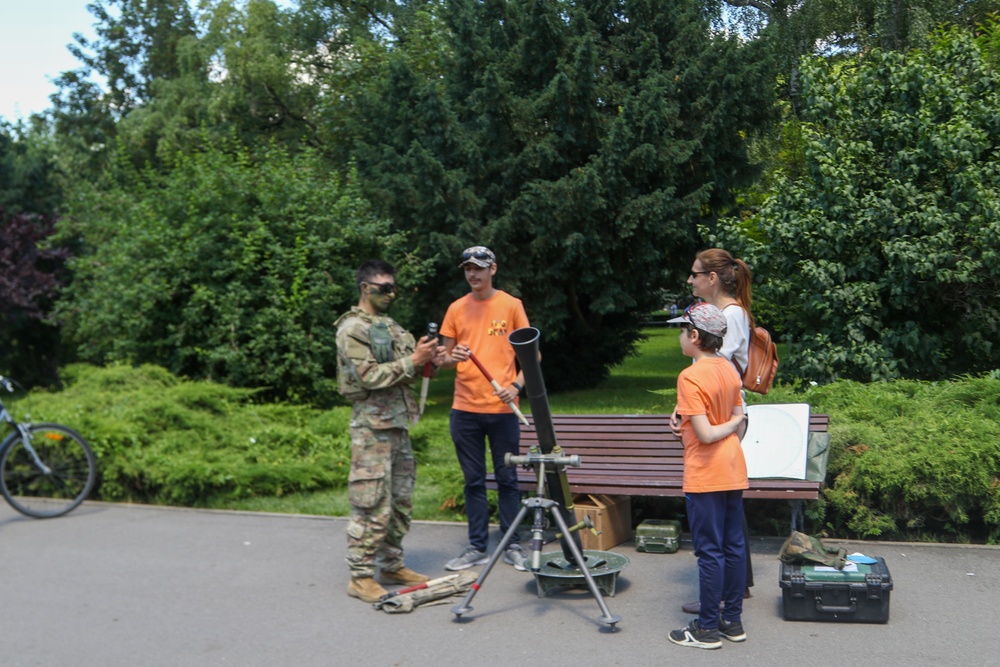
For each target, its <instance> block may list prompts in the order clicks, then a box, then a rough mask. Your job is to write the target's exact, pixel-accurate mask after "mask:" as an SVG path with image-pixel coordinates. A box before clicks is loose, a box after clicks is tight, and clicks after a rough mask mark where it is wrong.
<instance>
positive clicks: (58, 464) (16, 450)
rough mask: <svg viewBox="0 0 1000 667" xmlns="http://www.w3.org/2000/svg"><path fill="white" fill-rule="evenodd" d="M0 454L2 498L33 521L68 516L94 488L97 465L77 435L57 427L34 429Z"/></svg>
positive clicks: (15, 438) (12, 440)
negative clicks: (26, 436) (27, 440)
mask: <svg viewBox="0 0 1000 667" xmlns="http://www.w3.org/2000/svg"><path fill="white" fill-rule="evenodd" d="M28 433H29V435H30V438H31V442H30V443H25V442H24V439H23V438H22V437H21V434H20V433H15V434H13V435H12V436H11V437H10V438H8V440H7V443H6V445H5V446H4V448H3V452H0V493H2V494H3V497H4V498H5V499H6V500H7V502H8V503H10V505H11V507H13V508H14V509H16V510H17V511H18V512H20V513H21V514H26V515H27V516H30V517H35V518H36V519H47V518H50V517H56V516H62V515H63V514H66V513H67V512H71V511H72V510H73V509H74V508H76V506H77V505H79V504H80V503H82V502H83V500H84V498H86V497H87V495H88V494H89V493H90V491H91V490H92V489H93V488H94V482H95V481H96V480H97V461H96V460H95V459H94V452H93V451H91V449H90V445H88V444H87V441H86V440H84V439H83V436H81V435H80V434H79V433H77V432H76V431H74V430H73V429H71V428H67V427H65V426H62V425H60V424H33V425H31V426H29V427H28Z"/></svg>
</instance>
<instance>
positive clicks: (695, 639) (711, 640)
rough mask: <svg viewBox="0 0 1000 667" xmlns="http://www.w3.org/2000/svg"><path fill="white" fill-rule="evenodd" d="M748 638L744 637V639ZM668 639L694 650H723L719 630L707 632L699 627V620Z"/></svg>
mask: <svg viewBox="0 0 1000 667" xmlns="http://www.w3.org/2000/svg"><path fill="white" fill-rule="evenodd" d="M745 637H746V636H745V635H744V638H745ZM667 639H669V640H670V641H672V642H673V643H675V644H677V645H678V646H693V647H694V648H709V649H711V648H722V640H721V639H719V630H718V628H712V629H711V630H706V629H705V628H703V627H701V626H700V625H698V619H695V620H693V621H691V623H690V624H689V625H688V626H687V627H686V628H681V629H680V630H673V631H672V632H671V633H670V634H669V635H667Z"/></svg>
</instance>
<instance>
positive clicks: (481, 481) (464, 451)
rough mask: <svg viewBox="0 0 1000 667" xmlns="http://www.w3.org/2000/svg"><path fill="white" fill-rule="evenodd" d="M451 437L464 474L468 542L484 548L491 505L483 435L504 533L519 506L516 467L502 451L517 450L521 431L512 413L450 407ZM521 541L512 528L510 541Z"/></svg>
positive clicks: (486, 541) (515, 515) (480, 548)
mask: <svg viewBox="0 0 1000 667" xmlns="http://www.w3.org/2000/svg"><path fill="white" fill-rule="evenodd" d="M450 423H451V439H452V440H453V441H454V442H455V454H457V455H458V464H459V465H460V466H461V467H462V475H463V476H464V477H465V514H466V516H467V517H468V519H469V544H471V545H472V546H474V547H475V548H476V549H479V550H480V551H486V547H487V544H488V543H489V530H490V506H489V502H488V501H487V500H486V439H487V438H489V441H490V455H491V456H492V458H493V473H494V475H495V476H496V480H497V497H498V501H499V503H498V504H499V505H500V531H501V534H505V533H506V532H507V529H508V528H509V527H510V524H511V523H512V522H513V521H514V519H515V518H516V517H517V513H518V512H519V511H520V509H521V492H520V489H519V487H518V483H517V469H516V468H515V467H514V466H508V465H505V464H504V462H503V459H504V455H505V454H507V453H511V454H517V453H518V445H519V444H520V440H521V432H520V429H519V427H518V424H517V416H516V415H514V414H486V413H478V412H466V411H464V410H452V411H451V419H450ZM519 541H520V536H519V535H518V534H517V533H516V532H515V533H514V535H513V536H512V537H511V544H515V543H517V542H519Z"/></svg>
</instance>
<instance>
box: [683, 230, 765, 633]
mask: <svg viewBox="0 0 1000 667" xmlns="http://www.w3.org/2000/svg"><path fill="white" fill-rule="evenodd" d="M752 280H753V274H751V273H750V267H748V266H747V265H746V263H745V262H744V261H743V260H742V259H736V258H734V257H733V256H732V255H730V254H729V253H728V252H726V251H725V250H723V249H721V248H709V249H708V250H702V251H701V252H699V253H698V254H697V255H695V259H694V263H693V264H692V265H691V271H690V273H689V274H688V280H687V282H688V285H690V286H691V294H692V295H693V296H695V297H697V298H699V299H701V300H702V301H706V302H708V303H710V304H712V305H713V306H715V307H716V308H718V309H719V310H721V311H722V314H723V315H725V316H726V335H725V337H724V338H723V341H722V348H721V349H720V350H719V355H720V356H723V357H725V358H726V359H729V360H730V361H732V362H734V363H735V364H736V365H737V366H738V367H739V368H740V369H741V370H742V369H745V368H746V367H747V363H748V361H749V356H750V331H751V329H752V327H754V326H755V324H754V319H753V314H752V313H751V312H750V304H751V296H750V283H751V282H752ZM745 398H746V393H745V392H744V401H743V409H744V411H745V410H746V400H745ZM671 428H673V430H674V432H675V433H679V432H680V420H679V418H678V416H677V410H676V409H675V410H674V414H673V415H672V416H671ZM743 539H744V542H745V543H746V561H747V589H746V594H745V595H744V597H750V587H751V586H753V565H752V563H751V562H750V541H749V530H748V528H747V522H746V516H745V515H744V517H743ZM682 609H683V610H684V611H685V612H687V613H689V614H697V613H698V612H699V610H700V609H701V603H700V602H697V601H696V602H689V603H687V604H685V605H683V606H682Z"/></svg>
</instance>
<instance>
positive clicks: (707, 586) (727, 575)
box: [685, 491, 747, 629]
mask: <svg viewBox="0 0 1000 667" xmlns="http://www.w3.org/2000/svg"><path fill="white" fill-rule="evenodd" d="M685 498H686V499H687V511H688V523H689V524H690V526H691V538H692V540H693V541H694V554H695V556H697V557H698V586H699V589H700V591H701V593H700V602H701V613H699V614H698V624H699V625H701V627H703V628H706V629H713V628H717V627H719V617H720V615H719V602H720V601H725V603H726V606H725V608H724V609H723V611H722V615H721V617H722V618H724V619H725V620H726V621H729V622H734V621H739V620H740V615H741V614H742V613H743V591H744V590H745V589H746V580H747V564H746V541H745V537H744V535H743V492H742V491H713V492H710V493H687V494H685Z"/></svg>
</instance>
